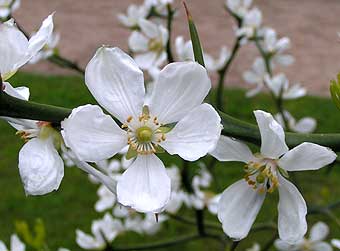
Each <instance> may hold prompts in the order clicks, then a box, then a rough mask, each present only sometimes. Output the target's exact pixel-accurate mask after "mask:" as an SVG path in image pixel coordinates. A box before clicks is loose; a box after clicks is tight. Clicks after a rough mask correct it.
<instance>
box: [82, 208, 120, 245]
mask: <svg viewBox="0 0 340 251" xmlns="http://www.w3.org/2000/svg"><path fill="white" fill-rule="evenodd" d="M91 231H92V235H89V234H86V233H84V232H83V231H81V230H79V229H77V230H76V242H77V244H78V245H79V246H80V247H81V248H83V249H87V250H93V249H100V250H102V249H105V247H106V246H107V244H111V242H112V241H113V240H114V239H115V238H116V237H117V236H118V235H119V234H120V233H121V232H123V231H124V228H123V225H122V223H121V221H120V220H117V219H113V218H112V216H111V215H110V214H109V213H106V214H105V216H104V217H103V218H102V219H100V220H94V221H93V222H92V226H91Z"/></svg>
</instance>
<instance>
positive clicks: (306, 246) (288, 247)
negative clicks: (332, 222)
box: [274, 222, 333, 251]
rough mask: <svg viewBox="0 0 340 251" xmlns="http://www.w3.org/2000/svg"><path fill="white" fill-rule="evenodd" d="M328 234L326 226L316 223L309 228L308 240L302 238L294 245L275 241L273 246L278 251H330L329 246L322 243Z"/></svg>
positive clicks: (278, 240)
mask: <svg viewBox="0 0 340 251" xmlns="http://www.w3.org/2000/svg"><path fill="white" fill-rule="evenodd" d="M328 234H329V228H328V226H327V225H326V224H325V223H323V222H318V223H316V224H314V225H313V227H312V228H311V230H310V234H309V238H308V239H306V238H303V239H302V240H299V241H298V242H297V243H294V244H291V243H288V242H286V241H283V240H280V239H277V240H276V241H275V243H274V246H275V247H276V249H277V250H279V251H297V250H304V251H332V250H333V249H332V247H331V245H330V244H329V243H327V242H325V241H324V240H325V239H326V238H327V235H328Z"/></svg>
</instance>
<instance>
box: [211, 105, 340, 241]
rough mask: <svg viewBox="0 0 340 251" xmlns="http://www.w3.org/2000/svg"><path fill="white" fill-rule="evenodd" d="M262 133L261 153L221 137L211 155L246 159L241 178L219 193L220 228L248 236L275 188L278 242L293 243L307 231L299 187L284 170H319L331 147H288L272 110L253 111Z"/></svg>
mask: <svg viewBox="0 0 340 251" xmlns="http://www.w3.org/2000/svg"><path fill="white" fill-rule="evenodd" d="M254 114H255V117H256V120H257V124H258V126H259V129H260V133H261V142H262V144H261V152H260V153H257V154H254V155H253V154H252V152H251V151H250V149H249V148H248V146H247V145H246V144H244V143H242V142H240V141H237V140H235V139H232V138H229V137H225V136H221V138H220V140H219V142H218V144H217V147H216V149H215V150H214V151H213V152H212V155H213V156H214V157H215V158H217V159H218V160H220V161H241V162H244V163H246V166H245V172H246V175H245V178H244V179H243V180H240V181H238V182H236V183H234V184H232V185H231V186H229V187H228V188H227V189H226V190H225V191H224V192H223V194H222V197H221V199H220V202H219V208H218V219H219V220H220V221H221V222H222V225H223V230H224V232H225V233H226V234H227V235H228V236H230V237H231V238H233V239H237V240H240V239H243V238H245V237H246V236H247V235H248V232H249V231H250V228H251V226H252V224H253V222H254V221H255V219H256V216H257V214H258V212H259V210H260V208H261V206H262V204H263V201H264V199H265V197H266V194H267V192H269V193H271V192H273V191H274V190H275V189H276V188H277V189H278V191H279V197H280V199H279V204H278V230H279V236H280V238H281V239H282V240H285V241H287V242H289V243H293V242H296V241H299V240H300V239H302V237H303V236H304V235H305V233H306V231H307V223H306V218H305V216H306V214H307V207H306V203H305V201H304V199H303V197H302V195H301V194H300V192H299V191H298V189H297V188H296V187H295V186H294V185H293V184H292V183H290V182H289V181H288V180H287V179H285V178H284V176H287V171H302V170H317V169H320V168H321V167H323V166H325V165H328V164H330V163H332V162H333V161H334V160H335V159H336V154H335V153H334V152H333V151H332V150H330V149H329V148H326V147H323V146H320V145H317V144H313V143H307V142H305V143H302V144H300V145H298V146H296V147H295V148H293V149H291V150H289V149H288V147H287V145H286V143H285V134H284V131H283V128H282V127H281V126H280V124H279V123H277V122H276V121H275V120H274V118H273V117H272V115H271V114H269V113H266V112H263V111H255V112H254Z"/></svg>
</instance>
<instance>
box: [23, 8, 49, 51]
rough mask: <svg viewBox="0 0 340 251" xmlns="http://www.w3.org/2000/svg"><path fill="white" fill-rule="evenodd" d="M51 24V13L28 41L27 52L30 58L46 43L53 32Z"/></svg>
mask: <svg viewBox="0 0 340 251" xmlns="http://www.w3.org/2000/svg"><path fill="white" fill-rule="evenodd" d="M53 26H54V25H53V14H51V15H49V16H48V17H47V18H46V19H45V20H44V21H43V23H42V25H41V27H40V28H39V30H38V32H37V33H35V34H34V35H33V36H32V37H31V38H30V40H29V41H28V54H29V55H30V58H31V57H32V56H34V55H35V54H36V53H37V52H38V51H40V50H41V49H42V48H43V47H44V46H45V44H47V43H48V41H49V39H50V37H51V35H52V32H53Z"/></svg>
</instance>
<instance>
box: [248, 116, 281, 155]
mask: <svg viewBox="0 0 340 251" xmlns="http://www.w3.org/2000/svg"><path fill="white" fill-rule="evenodd" d="M254 114H255V117H256V121H257V124H258V126H259V129H260V133H261V153H262V155H264V156H265V157H268V158H272V159H277V158H279V157H280V156H281V155H282V154H284V153H286V152H287V151H288V146H287V145H286V142H285V133H284V131H283V128H282V126H280V124H279V123H277V122H276V121H275V120H274V118H273V116H272V115H271V114H270V113H267V112H264V111H261V110H257V111H254Z"/></svg>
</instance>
